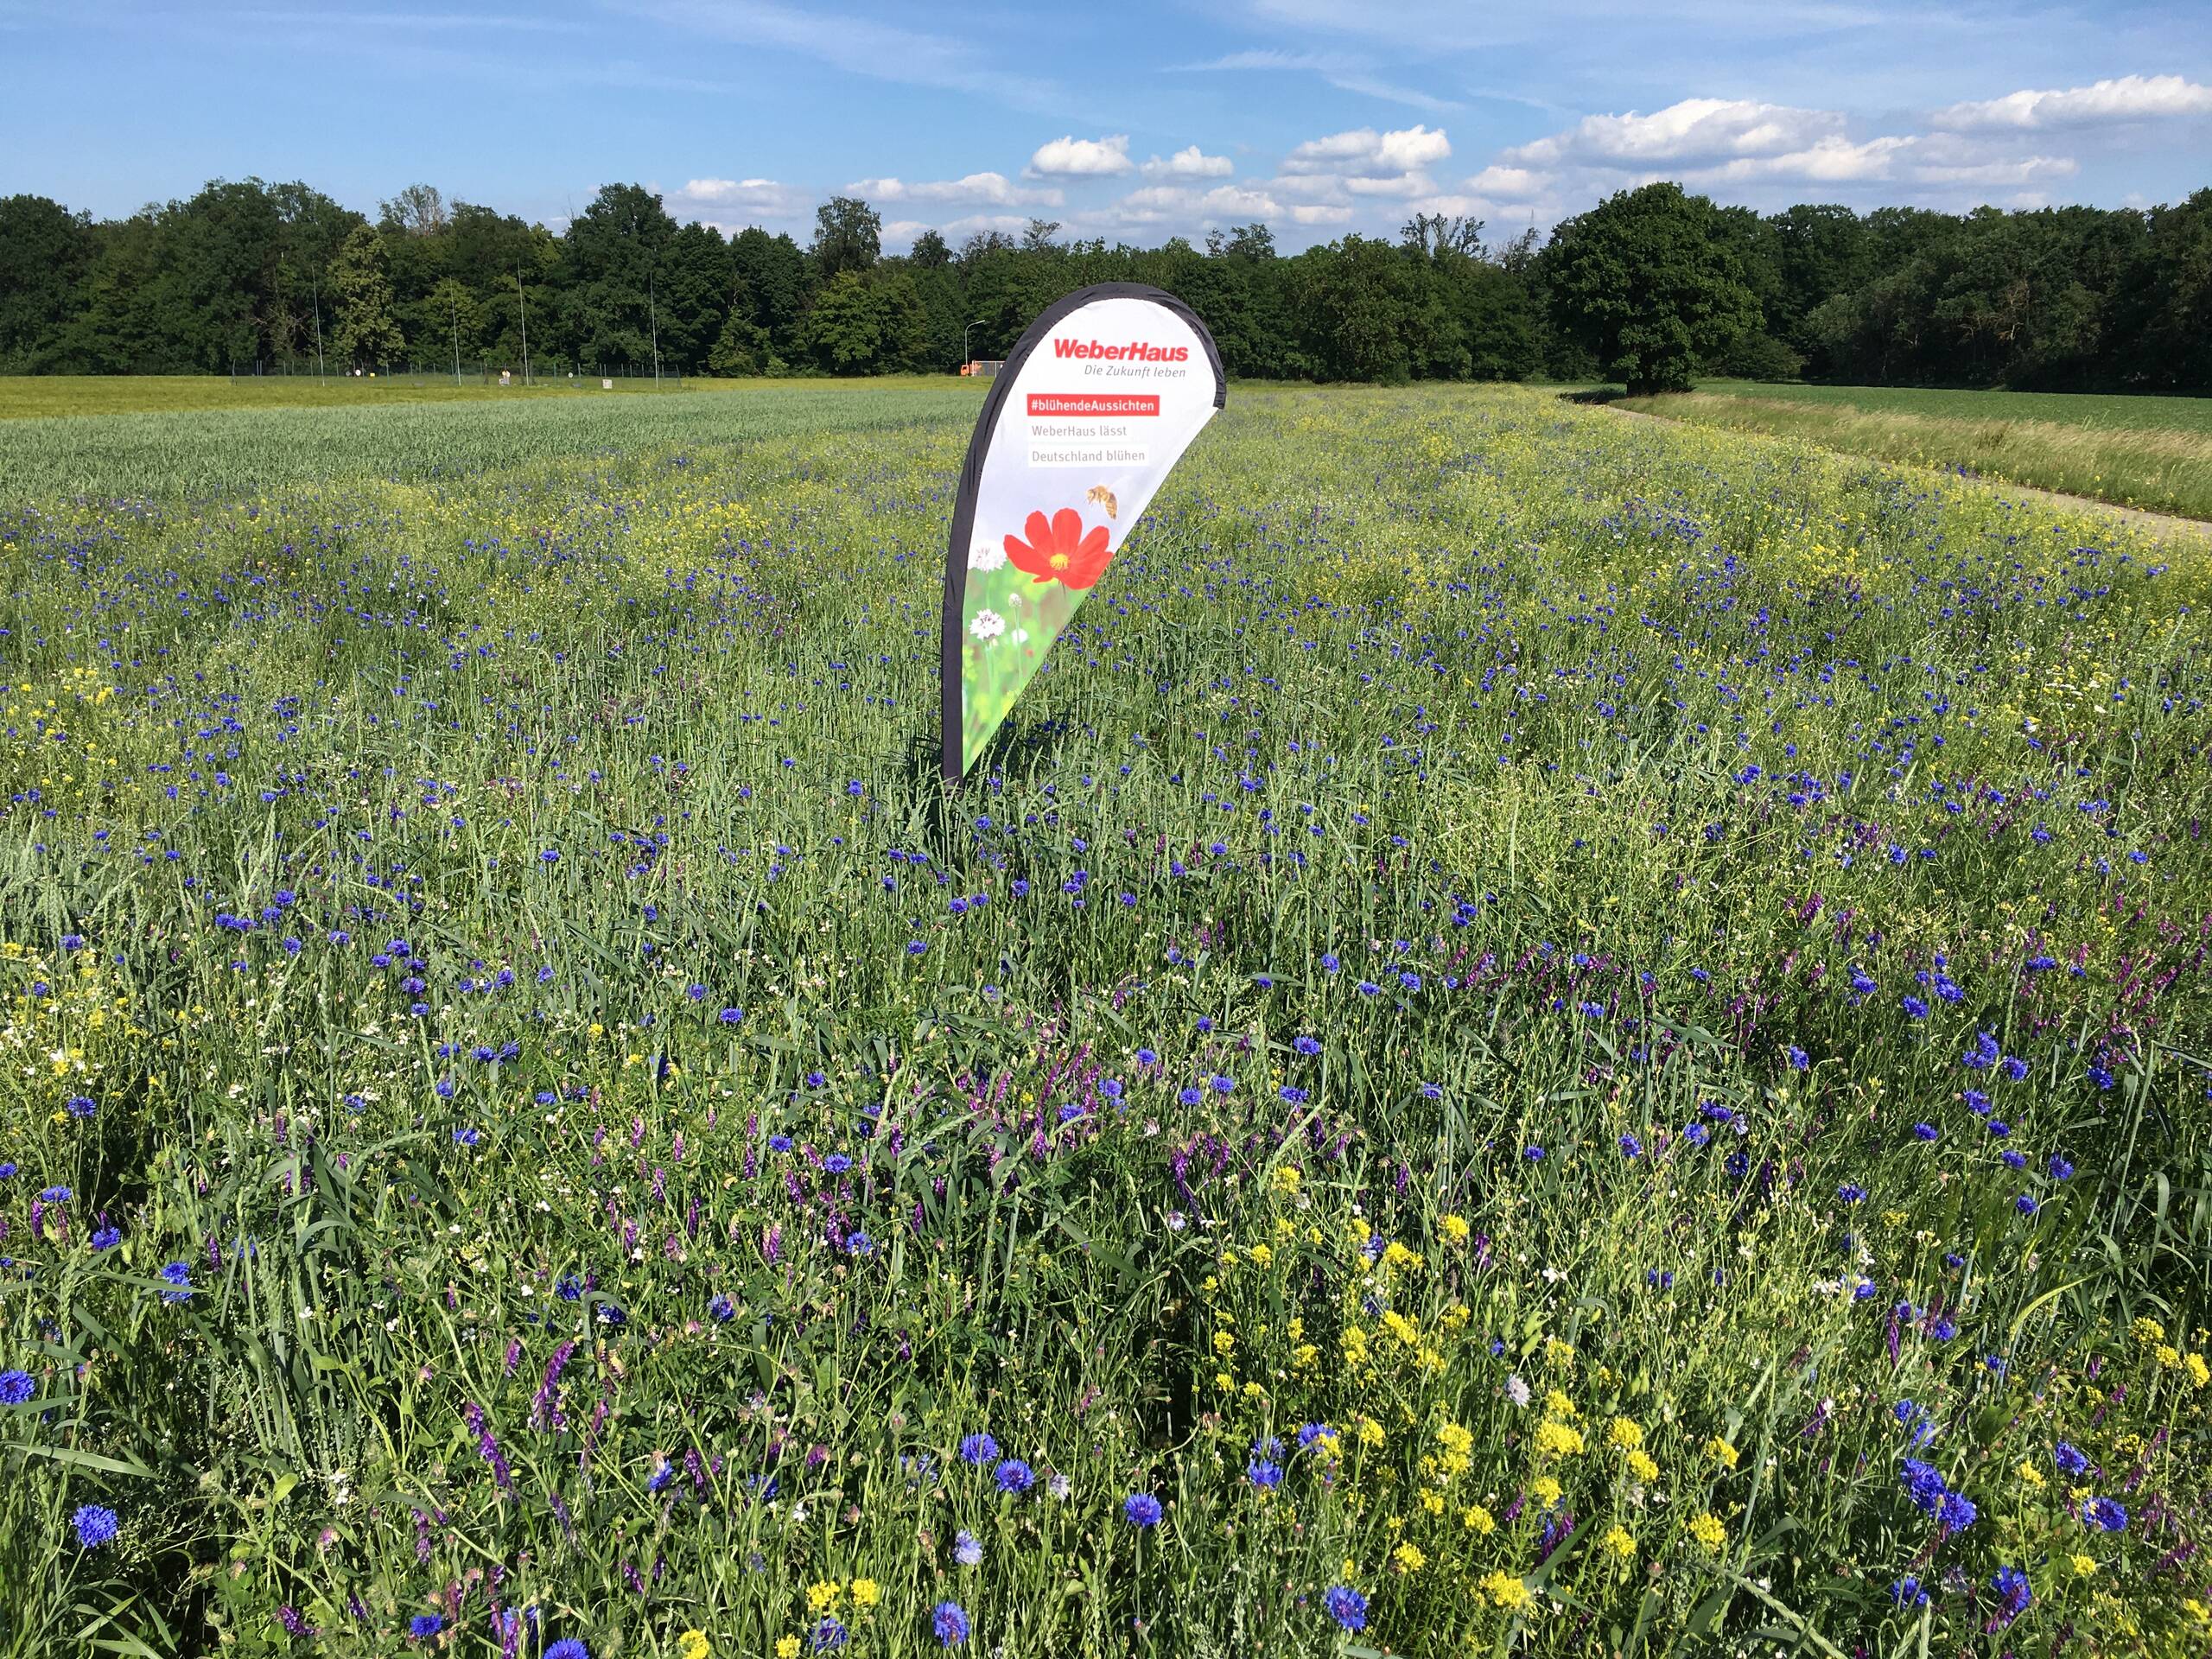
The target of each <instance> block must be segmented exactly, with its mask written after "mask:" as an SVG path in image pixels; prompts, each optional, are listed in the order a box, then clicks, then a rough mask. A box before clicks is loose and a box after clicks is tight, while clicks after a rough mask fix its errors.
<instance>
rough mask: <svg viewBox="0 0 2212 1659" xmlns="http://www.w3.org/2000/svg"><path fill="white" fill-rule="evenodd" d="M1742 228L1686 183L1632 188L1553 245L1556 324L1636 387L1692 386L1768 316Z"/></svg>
mask: <svg viewBox="0 0 2212 1659" xmlns="http://www.w3.org/2000/svg"><path fill="white" fill-rule="evenodd" d="M1733 229H1734V227H1733V226H1732V225H1731V223H1730V222H1729V221H1728V220H1727V219H1725V218H1724V217H1723V216H1722V215H1721V213H1720V212H1719V209H1717V208H1716V207H1713V203H1712V202H1711V200H1708V199H1707V198H1706V197H1704V196H1693V195H1688V194H1685V193H1684V191H1683V190H1682V188H1681V186H1680V185H1678V184H1647V185H1644V186H1643V187H1642V188H1640V189H1636V190H1624V191H1621V192H1620V193H1619V194H1617V195H1614V196H1611V197H1610V198H1608V199H1607V200H1605V201H1604V202H1601V203H1600V204H1599V206H1597V207H1593V208H1592V209H1591V210H1590V211H1589V212H1588V213H1583V214H1580V215H1579V216H1577V217H1576V218H1573V219H1567V220H1565V221H1564V222H1562V223H1561V224H1560V226H1559V227H1558V228H1557V229H1556V230H1555V231H1554V232H1552V241H1551V245H1550V246H1549V247H1548V249H1547V250H1546V264H1548V267H1549V270H1548V277H1549V279H1550V282H1549V286H1550V290H1551V304H1552V317H1553V321H1554V324H1555V325H1556V326H1557V327H1559V328H1560V331H1561V332H1562V333H1563V334H1567V336H1568V337H1569V338H1570V339H1572V340H1575V341H1576V342H1578V343H1579V344H1580V345H1581V346H1584V347H1585V348H1586V349H1587V350H1588V351H1589V352H1590V353H1592V355H1593V356H1594V357H1595V358H1596V359H1597V360H1598V364H1599V370H1600V372H1603V373H1605V374H1607V375H1611V376H1612V377H1614V378H1618V379H1620V380H1623V381H1625V382H1626V383H1627V385H1628V389H1629V391H1630V393H1631V394H1635V395H1639V396H1640V395H1643V394H1645V393H1649V392H1654V391H1680V390H1683V389H1685V388H1687V387H1688V385H1689V384H1690V378H1691V376H1692V375H1693V374H1694V372H1696V369H1697V366H1698V365H1699V363H1700V361H1701V360H1705V359H1712V358H1715V357H1718V356H1719V355H1720V354H1721V353H1723V352H1725V351H1726V350H1727V349H1728V347H1729V346H1731V345H1732V344H1733V343H1734V342H1735V340H1737V339H1738V337H1739V336H1741V335H1742V334H1745V332H1746V331H1747V330H1750V329H1752V328H1755V327H1758V323H1759V310H1758V300H1757V299H1756V297H1755V296H1753V294H1752V291H1751V288H1750V286H1749V285H1748V284H1747V283H1746V282H1745V273H1744V264H1743V258H1742V255H1741V253H1740V251H1739V249H1738V238H1736V236H1735V235H1734V234H1733V233H1732V232H1733Z"/></svg>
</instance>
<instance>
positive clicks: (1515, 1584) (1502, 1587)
mask: <svg viewBox="0 0 2212 1659" xmlns="http://www.w3.org/2000/svg"><path fill="white" fill-rule="evenodd" d="M1482 1589H1483V1594H1484V1595H1485V1596H1488V1597H1489V1598H1490V1599H1491V1605H1493V1606H1497V1607H1503V1609H1505V1611H1507V1612H1509V1613H1517V1612H1519V1611H1522V1609H1523V1608H1525V1607H1527V1606H1528V1605H1529V1604H1530V1603H1532V1602H1533V1601H1535V1596H1533V1595H1531V1594H1530V1593H1529V1586H1527V1585H1525V1584H1523V1583H1522V1581H1521V1580H1519V1579H1516V1578H1515V1577H1514V1576H1513V1575H1512V1574H1511V1573H1491V1574H1489V1575H1488V1576H1487V1577H1485V1578H1484V1580H1483V1585H1482Z"/></svg>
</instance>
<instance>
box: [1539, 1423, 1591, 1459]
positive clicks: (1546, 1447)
mask: <svg viewBox="0 0 2212 1659" xmlns="http://www.w3.org/2000/svg"><path fill="white" fill-rule="evenodd" d="M1535 1440H1536V1450H1537V1451H1539V1452H1541V1453H1543V1455H1544V1456H1546V1457H1548V1458H1571V1457H1573V1456H1574V1455H1575V1454H1576V1453H1577V1452H1580V1451H1581V1450H1582V1431H1581V1430H1580V1429H1578V1428H1575V1427H1573V1426H1572V1425H1570V1424H1567V1423H1562V1422H1560V1421H1556V1420H1555V1419H1554V1418H1550V1417H1547V1418H1545V1419H1544V1421H1542V1422H1541V1423H1538V1424H1537V1425H1536V1435H1535Z"/></svg>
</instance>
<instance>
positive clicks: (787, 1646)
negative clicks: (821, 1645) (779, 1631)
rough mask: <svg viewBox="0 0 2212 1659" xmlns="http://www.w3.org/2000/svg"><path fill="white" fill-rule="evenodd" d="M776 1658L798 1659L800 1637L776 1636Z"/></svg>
mask: <svg viewBox="0 0 2212 1659" xmlns="http://www.w3.org/2000/svg"><path fill="white" fill-rule="evenodd" d="M776 1659H798V1637H795V1636H779V1637H777V1638H776Z"/></svg>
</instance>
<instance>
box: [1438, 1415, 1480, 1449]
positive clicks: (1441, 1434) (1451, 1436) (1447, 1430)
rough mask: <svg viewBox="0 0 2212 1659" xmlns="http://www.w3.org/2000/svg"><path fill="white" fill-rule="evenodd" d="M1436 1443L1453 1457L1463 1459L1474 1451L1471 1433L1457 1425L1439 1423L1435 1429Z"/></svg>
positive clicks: (1473, 1440) (1472, 1434) (1473, 1438)
mask: <svg viewBox="0 0 2212 1659" xmlns="http://www.w3.org/2000/svg"><path fill="white" fill-rule="evenodd" d="M1436 1443H1437V1444H1438V1445H1439V1446H1442V1447H1443V1448H1444V1449H1445V1450H1446V1452H1451V1453H1452V1455H1453V1456H1454V1457H1465V1456H1466V1454H1467V1453H1468V1452H1471V1451H1473V1450H1474V1447H1475V1437H1474V1433H1473V1431H1471V1430H1470V1429H1466V1428H1463V1427H1460V1426H1459V1424H1458V1423H1440V1424H1438V1425H1437V1427H1436Z"/></svg>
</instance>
